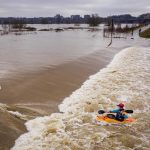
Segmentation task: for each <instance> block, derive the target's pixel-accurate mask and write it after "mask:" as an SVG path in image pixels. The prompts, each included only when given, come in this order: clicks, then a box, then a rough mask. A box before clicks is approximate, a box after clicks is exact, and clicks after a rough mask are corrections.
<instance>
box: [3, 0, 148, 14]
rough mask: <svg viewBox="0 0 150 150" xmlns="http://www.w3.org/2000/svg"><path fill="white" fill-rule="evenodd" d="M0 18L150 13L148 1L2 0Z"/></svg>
mask: <svg viewBox="0 0 150 150" xmlns="http://www.w3.org/2000/svg"><path fill="white" fill-rule="evenodd" d="M0 3H1V5H0V17H52V16H55V14H61V15H62V16H64V17H69V16H70V15H72V14H80V15H81V16H84V15H86V14H99V16H101V17H106V16H111V15H120V14H131V15H133V16H138V15H140V14H142V13H147V12H150V3H149V1H148V0H142V1H141V0H121V1H120V0H75V1H71V0H55V1H54V0H43V1H42V2H41V0H11V1H10V0H0Z"/></svg>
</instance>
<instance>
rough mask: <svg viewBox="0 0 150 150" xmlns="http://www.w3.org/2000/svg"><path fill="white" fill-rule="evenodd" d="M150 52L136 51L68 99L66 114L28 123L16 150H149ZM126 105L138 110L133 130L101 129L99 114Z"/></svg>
mask: <svg viewBox="0 0 150 150" xmlns="http://www.w3.org/2000/svg"><path fill="white" fill-rule="evenodd" d="M149 61H150V48H141V47H132V48H128V49H125V50H123V51H121V52H120V53H119V54H117V55H116V56H115V58H114V59H113V61H112V62H111V63H110V64H109V65H108V66H107V68H104V69H103V70H101V71H100V72H98V73H97V74H95V75H93V76H91V77H90V79H89V80H87V81H86V82H85V83H84V84H83V85H82V87H81V88H79V89H78V90H76V91H75V92H74V93H73V94H72V95H71V96H70V97H68V98H66V99H65V100H64V101H63V102H62V104H60V105H59V109H60V111H61V112H63V113H54V114H52V115H50V116H45V117H38V118H36V119H34V120H31V121H28V122H27V123H26V127H27V129H28V133H26V134H24V135H22V136H21V137H20V138H19V139H17V141H16V144H15V145H14V147H13V148H12V150H29V149H36V150H38V149H39V150H41V149H43V150H56V149H57V150H62V149H63V150H85V149H87V150H100V149H104V150H107V149H111V150H132V149H134V150H148V149H149V148H150V136H149V135H150V128H149V127H150V120H149V119H148V118H149V117H150V109H149V104H150V102H149V97H150V94H149V93H150V63H149ZM119 102H124V103H125V105H126V108H127V109H133V110H134V114H133V115H132V117H134V118H135V119H136V122H135V123H134V124H132V125H131V126H114V125H111V124H108V125H104V124H99V125H97V124H96V122H95V117H96V115H97V110H98V109H104V110H109V109H111V108H114V107H115V106H116V104H117V103H119Z"/></svg>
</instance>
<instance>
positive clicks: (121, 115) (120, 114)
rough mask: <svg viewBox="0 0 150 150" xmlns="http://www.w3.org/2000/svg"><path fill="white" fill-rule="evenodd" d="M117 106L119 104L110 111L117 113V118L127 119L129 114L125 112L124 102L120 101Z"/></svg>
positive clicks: (120, 119)
mask: <svg viewBox="0 0 150 150" xmlns="http://www.w3.org/2000/svg"><path fill="white" fill-rule="evenodd" d="M117 106H118V108H117V109H114V110H111V111H109V112H110V113H116V115H115V119H116V120H119V121H123V120H124V119H127V118H128V116H127V115H125V113H124V104H123V103H120V104H118V105H117Z"/></svg>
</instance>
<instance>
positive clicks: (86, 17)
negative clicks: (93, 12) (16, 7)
mask: <svg viewBox="0 0 150 150" xmlns="http://www.w3.org/2000/svg"><path fill="white" fill-rule="evenodd" d="M89 19H90V15H84V23H88V21H89Z"/></svg>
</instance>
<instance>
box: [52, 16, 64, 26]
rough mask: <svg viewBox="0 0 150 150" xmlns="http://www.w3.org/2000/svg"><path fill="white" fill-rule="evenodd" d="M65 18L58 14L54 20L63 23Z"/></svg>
mask: <svg viewBox="0 0 150 150" xmlns="http://www.w3.org/2000/svg"><path fill="white" fill-rule="evenodd" d="M63 19H64V17H63V16H61V15H60V14H57V15H56V16H55V17H54V21H55V23H57V24H59V23H63Z"/></svg>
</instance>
